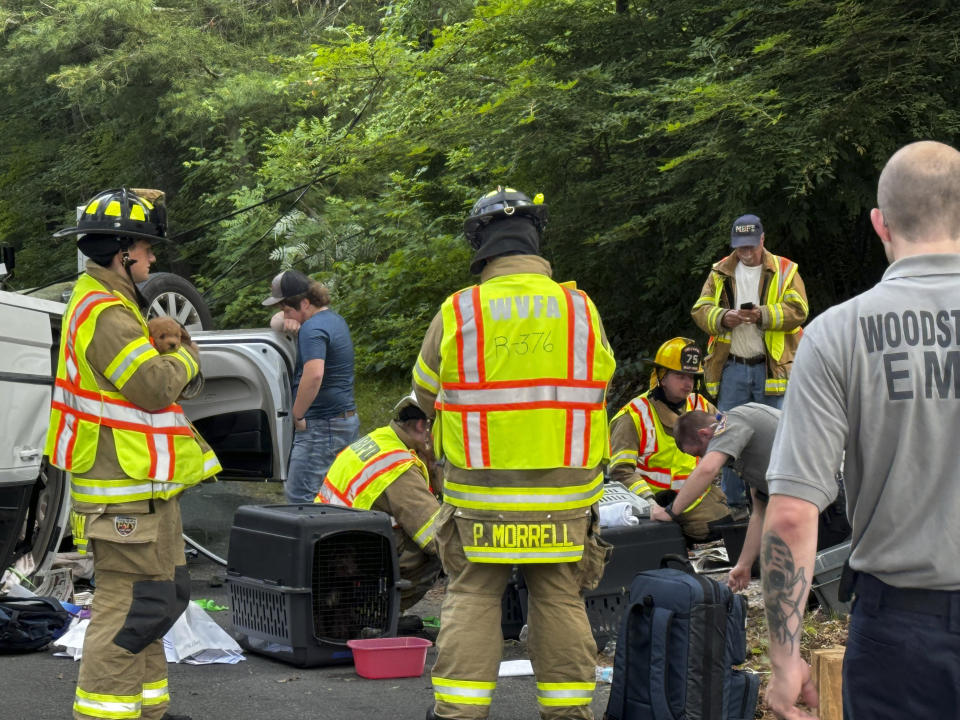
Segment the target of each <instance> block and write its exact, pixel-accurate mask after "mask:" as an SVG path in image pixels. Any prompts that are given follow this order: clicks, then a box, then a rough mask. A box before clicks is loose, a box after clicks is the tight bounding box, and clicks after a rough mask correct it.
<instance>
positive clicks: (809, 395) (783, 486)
mask: <svg viewBox="0 0 960 720" xmlns="http://www.w3.org/2000/svg"><path fill="white" fill-rule="evenodd" d="M958 428H960V254H941V255H930V254H928V255H917V256H913V257H906V258H902V259H900V260H897V261H896V262H894V263H893V264H892V265H891V266H890V267H889V268H888V269H887V271H886V272H885V273H884V275H883V279H882V280H881V281H880V282H879V283H878V284H877V285H875V286H874V287H873V288H871V289H870V290H868V291H866V292H865V293H862V294H861V295H858V296H857V297H855V298H853V299H851V300H849V301H847V302H845V303H843V304H841V305H837V306H835V307H832V308H830V309H829V310H827V311H826V312H824V313H823V314H822V315H820V316H819V317H818V318H816V319H815V320H814V321H813V322H812V323H810V325H809V326H808V327H807V329H806V331H805V333H804V337H803V340H802V341H801V342H800V347H799V350H798V353H797V356H796V359H795V361H794V365H793V371H792V372H791V374H790V384H789V385H788V387H787V397H786V402H785V405H784V410H783V417H782V419H781V421H780V428H779V430H778V432H777V437H776V441H775V442H774V448H773V455H772V458H771V462H770V468H769V470H768V471H767V481H768V483H769V485H770V493H771V494H772V495H777V494H781V495H790V496H792V497H797V498H800V499H803V500H807V501H809V502H811V503H813V504H815V505H816V506H817V507H818V508H819V509H820V510H823V508H824V507H825V506H826V505H827V504H828V503H829V502H830V501H831V500H832V499H833V498H834V497H835V496H836V492H837V486H836V483H835V482H834V481H833V478H834V475H835V474H836V472H837V470H838V469H839V468H840V463H841V461H842V460H843V458H844V451H846V459H845V465H844V477H845V487H846V492H847V515H848V517H849V518H850V524H851V525H852V526H853V544H854V550H853V554H852V556H851V559H850V564H851V566H852V567H853V568H854V569H855V570H858V571H861V572H868V573H870V574H872V575H875V576H876V577H878V578H879V579H880V580H882V581H883V582H885V583H888V584H890V585H894V586H897V587H916V588H930V589H938V590H960V563H958V562H957V557H958V556H960V443H958V442H957V437H958V435H957V433H958Z"/></svg>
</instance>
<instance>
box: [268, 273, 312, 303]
mask: <svg viewBox="0 0 960 720" xmlns="http://www.w3.org/2000/svg"><path fill="white" fill-rule="evenodd" d="M309 289H310V278H308V277H307V276H306V275H304V274H303V273H302V272H300V271H299V270H284V271H283V272H282V273H280V274H279V275H277V276H276V277H275V278H273V282H271V283H270V297H268V298H267V299H266V300H264V301H263V304H264V305H276V304H277V303H278V302H281V301H283V300H286V299H287V298H291V297H295V296H297V295H303V294H304V293H305V292H306V291H307V290H309Z"/></svg>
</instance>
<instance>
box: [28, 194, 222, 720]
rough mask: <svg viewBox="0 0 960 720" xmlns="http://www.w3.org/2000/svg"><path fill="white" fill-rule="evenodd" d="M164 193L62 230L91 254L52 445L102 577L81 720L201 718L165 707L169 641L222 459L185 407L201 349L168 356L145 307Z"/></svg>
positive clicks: (95, 210)
mask: <svg viewBox="0 0 960 720" xmlns="http://www.w3.org/2000/svg"><path fill="white" fill-rule="evenodd" d="M162 196H163V194H162V193H160V192H158V191H145V190H139V191H132V190H128V189H126V188H122V189H119V190H107V191H105V192H102V193H100V194H99V195H97V196H96V197H94V198H93V199H92V200H91V201H90V202H89V203H87V205H86V207H85V208H84V210H83V213H82V215H81V217H80V219H79V221H78V223H77V226H76V227H72V228H66V229H64V230H61V231H59V232H57V233H56V236H64V235H79V238H78V241H77V244H78V247H79V248H80V250H81V251H83V253H84V254H85V255H86V256H87V257H88V258H90V259H89V260H88V261H87V266H86V272H85V273H84V274H83V275H81V276H80V278H79V280H78V281H77V284H76V286H75V287H74V289H73V294H72V295H71V297H70V301H69V303H68V304H67V310H66V313H65V314H64V316H63V329H62V333H61V338H60V350H59V353H58V363H57V377H56V384H55V387H54V392H53V404H52V408H51V412H50V427H49V430H48V433H47V443H46V449H45V451H44V452H45V454H46V455H48V456H49V458H50V463H51V464H52V465H54V466H56V467H59V468H62V469H64V470H67V471H69V472H70V473H71V487H70V494H71V499H72V501H73V514H72V517H71V524H72V526H73V534H74V539H75V540H76V541H77V543H78V547H80V548H81V549H83V548H84V547H86V546H88V547H89V549H90V550H91V551H92V552H93V563H94V565H93V567H94V573H95V576H96V581H97V589H96V594H95V595H94V600H93V615H92V618H91V620H90V625H89V627H88V628H87V632H86V636H85V638H84V644H83V659H82V661H81V663H80V676H79V679H78V680H77V688H76V693H75V697H74V704H73V717H74V718H76V719H77V720H90V718H146V719H148V720H159V719H160V718H164V719H165V720H174V719H176V718H180V719H181V720H182V719H184V718H186V720H189V718H187V717H186V716H183V715H171V714H170V713H167V712H166V709H167V706H168V705H169V703H170V693H169V691H168V689H167V661H166V658H165V656H164V651H163V639H162V638H163V636H164V634H166V632H167V630H169V629H170V628H171V627H172V626H173V624H174V622H175V621H176V619H177V618H178V617H179V616H180V614H181V613H182V612H183V611H184V610H185V609H186V607H187V603H188V602H189V600H190V576H189V574H188V573H187V566H186V558H185V557H184V553H183V539H182V538H181V532H182V525H181V520H180V501H179V496H180V493H181V492H183V491H184V490H185V489H186V488H188V487H190V486H191V485H195V484H196V483H198V482H200V481H201V480H204V479H205V478H209V477H211V476H213V475H214V474H216V473H217V472H218V471H219V470H220V463H219V462H218V461H217V458H216V456H215V455H214V453H213V451H212V450H211V449H210V447H209V446H208V445H207V444H206V443H205V442H204V441H203V438H201V437H200V435H199V434H198V433H197V431H196V430H195V429H194V427H193V426H192V425H191V424H190V422H189V421H188V420H187V419H186V417H185V416H184V414H183V409H182V408H181V407H180V406H179V405H177V403H176V400H177V398H178V397H179V396H180V393H181V391H182V390H183V389H184V387H185V386H186V385H187V384H188V383H189V382H190V381H191V380H192V379H193V378H195V377H196V376H197V374H198V373H199V372H200V365H199V354H198V352H197V347H196V345H195V344H194V343H192V342H191V341H190V337H189V335H188V334H186V331H185V330H184V331H183V332H182V334H181V341H182V345H181V346H180V347H179V348H178V349H176V350H174V351H171V352H167V353H164V354H161V353H159V352H157V350H156V349H155V348H154V346H153V345H152V344H151V343H150V334H149V331H148V329H147V324H146V322H145V321H144V317H143V310H142V308H141V307H140V304H139V301H141V300H142V297H141V296H140V294H139V291H138V290H137V283H140V282H143V281H144V280H146V278H147V275H148V274H149V272H150V265H151V263H153V261H154V260H155V258H154V255H153V252H152V250H151V245H152V243H154V242H158V241H160V240H163V239H164V238H165V235H166V232H165V224H166V217H165V212H164V208H163V205H162ZM88 544H89V545H88Z"/></svg>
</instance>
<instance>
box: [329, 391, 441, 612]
mask: <svg viewBox="0 0 960 720" xmlns="http://www.w3.org/2000/svg"><path fill="white" fill-rule="evenodd" d="M429 440H430V430H429V424H428V421H427V416H426V414H425V413H424V412H423V410H421V409H420V407H419V406H418V405H417V400H416V398H414V397H412V396H407V397H404V398H403V399H402V400H400V402H399V403H397V405H396V407H395V408H394V410H393V420H392V421H391V422H390V424H389V425H387V426H385V427H381V428H377V429H376V430H374V431H373V432H371V433H368V434H367V435H364V436H363V437H362V438H360V439H359V440H357V441H356V442H354V443H353V444H351V445H348V446H347V447H346V448H344V449H343V450H342V451H341V452H340V454H339V455H337V458H336V459H335V460H334V461H333V465H331V466H330V470H329V471H328V472H327V476H326V477H325V478H324V480H323V484H322V485H321V486H320V492H319V493H317V497H316V499H315V500H314V502H322V503H329V504H330V505H340V506H341V507H352V508H357V509H360V510H379V511H381V512H385V513H387V514H388V515H391V516H392V517H393V519H394V521H395V526H394V538H395V540H396V543H397V555H398V564H399V567H400V578H401V579H402V580H407V581H408V582H409V583H410V584H409V585H408V586H406V587H404V589H403V590H402V591H401V593H400V610H401V611H403V610H406V609H407V608H409V607H412V606H413V605H416V604H417V602H419V601H420V599H421V598H422V597H423V596H424V595H425V594H426V592H427V591H428V590H429V589H430V588H432V587H433V586H434V584H435V583H436V581H437V578H438V577H439V575H440V569H441V568H440V560H439V559H438V558H437V545H436V543H435V542H434V539H433V538H434V530H435V524H436V519H437V515H438V513H439V512H440V503H439V502H437V499H436V497H434V495H433V493H432V492H431V491H430V481H429V477H430V474H429V471H428V463H430V462H432V453H431V452H430V449H429ZM401 620H402V619H401ZM408 629H417V628H416V627H410V628H408Z"/></svg>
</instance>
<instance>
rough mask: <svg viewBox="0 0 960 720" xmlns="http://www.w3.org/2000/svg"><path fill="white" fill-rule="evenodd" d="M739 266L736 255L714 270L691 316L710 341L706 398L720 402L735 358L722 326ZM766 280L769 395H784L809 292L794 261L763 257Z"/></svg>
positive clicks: (762, 291) (763, 287)
mask: <svg viewBox="0 0 960 720" xmlns="http://www.w3.org/2000/svg"><path fill="white" fill-rule="evenodd" d="M738 262H739V260H738V259H737V256H736V255H735V254H732V255H729V256H728V257H725V258H724V259H723V260H721V261H720V262H718V263H716V264H715V265H714V266H713V269H712V270H711V271H710V274H709V276H708V277H707V281H706V282H705V283H704V285H703V289H702V290H701V292H700V297H699V298H698V299H697V301H696V303H694V305H693V309H692V311H691V315H692V316H693V319H694V321H695V322H696V323H697V325H698V326H699V327H700V328H701V329H702V330H703V331H704V332H706V333H708V334H709V335H710V336H711V337H710V341H709V343H708V345H707V353H708V356H707V359H706V361H705V362H704V375H705V380H706V386H707V392H708V393H710V394H711V395H713V396H714V397H716V396H717V393H718V392H719V389H720V376H721V375H722V373H723V366H724V364H725V363H726V361H727V357H728V356H729V354H730V329H729V328H726V327H724V326H723V325H722V319H723V316H724V314H725V313H726V312H727V310H730V309H731V308H732V303H733V298H734V296H735V293H736V286H735V279H734V277H735V273H736V266H737V263H738ZM763 266H764V267H763V274H762V277H761V280H760V297H762V298H764V301H763V302H764V304H763V305H762V306H761V307H760V311H761V321H760V326H761V328H762V329H763V342H764V345H765V348H766V354H767V379H766V383H765V387H764V391H765V392H766V394H767V395H782V394H783V393H784V392H786V390H787V379H788V378H789V376H790V368H791V366H792V365H793V358H794V356H795V355H796V351H797V345H798V343H799V342H800V338H801V336H802V332H803V331H802V329H801V327H800V325H801V324H802V323H803V322H804V320H806V319H807V314H808V313H809V308H808V306H807V296H806V290H805V288H804V285H803V281H802V280H801V278H800V274H799V272H798V268H797V264H796V263H795V262H793V261H792V260H790V259H789V258H785V257H781V256H779V255H774V254H772V253H770V252H768V251H766V250H764V253H763Z"/></svg>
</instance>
